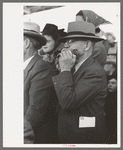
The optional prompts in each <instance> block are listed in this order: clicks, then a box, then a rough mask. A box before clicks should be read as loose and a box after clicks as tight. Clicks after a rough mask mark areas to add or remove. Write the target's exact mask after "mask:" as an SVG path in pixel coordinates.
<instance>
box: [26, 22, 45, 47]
mask: <svg viewBox="0 0 123 150" xmlns="http://www.w3.org/2000/svg"><path fill="white" fill-rule="evenodd" d="M23 29H24V35H27V36H30V37H32V38H34V39H36V40H38V41H39V43H40V46H43V45H45V44H46V38H45V37H44V36H43V35H41V34H40V26H39V25H38V24H36V23H33V22H24V28H23Z"/></svg>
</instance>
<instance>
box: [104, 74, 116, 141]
mask: <svg viewBox="0 0 123 150" xmlns="http://www.w3.org/2000/svg"><path fill="white" fill-rule="evenodd" d="M105 113H106V125H107V128H108V130H109V138H108V139H109V144H116V143H117V74H116V72H114V73H113V74H112V75H111V76H110V77H108V95H107V97H106V102H105Z"/></svg>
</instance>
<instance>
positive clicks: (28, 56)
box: [24, 52, 38, 62]
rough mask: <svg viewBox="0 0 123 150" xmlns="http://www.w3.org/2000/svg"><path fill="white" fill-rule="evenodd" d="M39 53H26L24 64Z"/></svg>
mask: <svg viewBox="0 0 123 150" xmlns="http://www.w3.org/2000/svg"><path fill="white" fill-rule="evenodd" d="M37 53H38V52H33V53H26V54H25V55H24V62H25V61H26V60H27V59H29V58H30V57H32V56H34V55H35V54H37Z"/></svg>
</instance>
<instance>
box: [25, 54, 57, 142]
mask: <svg viewBox="0 0 123 150" xmlns="http://www.w3.org/2000/svg"><path fill="white" fill-rule="evenodd" d="M54 75H55V73H54V71H53V69H52V67H51V66H50V65H49V64H48V63H47V62H45V61H44V60H43V59H42V58H41V57H40V56H39V55H38V54H37V55H35V56H34V57H33V58H32V60H31V61H30V63H29V64H28V66H27V67H26V69H25V70H24V117H25V119H26V120H27V121H29V123H30V124H31V126H32V128H33V130H34V134H35V143H50V142H53V140H54V130H55V129H56V126H57V116H56V115H55V111H56V105H57V99H56V94H55V91H54V87H53V84H52V80H51V78H52V77H53V76H54ZM47 132H48V134H47ZM55 132H56V131H55Z"/></svg>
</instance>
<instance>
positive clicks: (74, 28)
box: [59, 21, 104, 42]
mask: <svg viewBox="0 0 123 150" xmlns="http://www.w3.org/2000/svg"><path fill="white" fill-rule="evenodd" d="M69 38H84V39H90V40H93V41H95V42H98V41H102V40H104V39H102V38H99V37H98V36H96V35H95V26H94V25H93V24H92V23H88V22H83V21H75V22H70V23H69V24H68V32H67V35H66V36H64V37H62V38H60V39H59V41H60V42H62V41H64V40H65V39H69Z"/></svg>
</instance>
